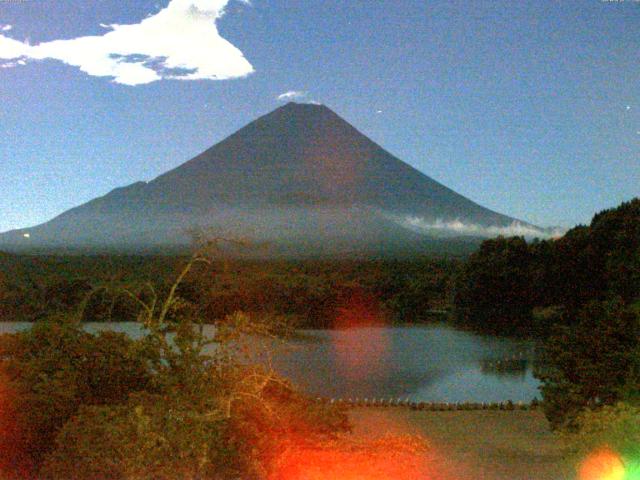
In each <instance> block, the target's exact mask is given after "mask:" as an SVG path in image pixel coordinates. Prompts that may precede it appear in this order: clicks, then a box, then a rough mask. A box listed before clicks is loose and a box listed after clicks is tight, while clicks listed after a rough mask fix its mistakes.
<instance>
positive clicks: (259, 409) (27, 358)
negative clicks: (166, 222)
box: [0, 256, 349, 480]
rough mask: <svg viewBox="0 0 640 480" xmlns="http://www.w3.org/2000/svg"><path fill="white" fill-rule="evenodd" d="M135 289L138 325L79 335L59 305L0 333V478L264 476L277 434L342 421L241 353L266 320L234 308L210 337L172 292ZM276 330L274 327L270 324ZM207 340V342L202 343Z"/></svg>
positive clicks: (282, 436) (333, 427)
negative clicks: (136, 334)
mask: <svg viewBox="0 0 640 480" xmlns="http://www.w3.org/2000/svg"><path fill="white" fill-rule="evenodd" d="M197 263H202V264H204V263H208V261H207V260H206V258H204V257H200V256H198V257H194V259H193V260H192V261H191V262H189V263H188V265H187V267H186V268H185V269H184V270H183V271H182V273H181V274H180V276H179V278H178V280H177V281H176V282H175V283H174V284H173V285H172V286H171V288H170V289H169V292H168V294H167V295H166V296H160V294H159V292H156V291H155V289H154V288H153V287H151V286H149V288H148V292H147V297H148V298H146V299H145V300H144V301H143V300H141V299H139V298H137V297H136V296H135V295H133V294H130V295H129V296H131V297H132V298H135V299H136V302H137V303H138V304H139V306H140V309H141V312H140V315H139V319H140V321H141V322H143V324H144V326H145V329H146V330H145V331H146V334H145V335H144V336H142V338H139V339H131V338H129V337H126V336H124V335H120V334H115V333H106V332H105V333H99V334H91V333H88V332H86V331H85V330H84V329H83V328H82V326H81V324H80V323H79V322H78V321H76V320H74V319H73V317H71V318H69V317H70V314H67V316H66V317H64V318H62V319H55V318H54V319H48V320H46V321H45V320H43V321H42V322H38V323H36V324H35V326H34V327H33V328H32V329H30V330H27V331H24V332H22V333H17V334H11V335H4V336H2V337H0V338H1V343H0V367H1V368H0V372H1V374H2V375H1V376H0V379H1V380H2V382H1V384H0V406H1V407H2V408H1V409H0V428H1V429H2V430H1V431H2V432H3V435H2V436H1V437H0V443H1V444H0V478H3V479H12V478H16V479H17V478H20V479H22V478H48V479H92V480H93V479H96V478H109V479H134V478H161V479H185V478H192V479H196V478H198V479H219V478H239V477H240V478H246V479H250V478H264V477H265V475H266V474H267V473H268V472H269V469H270V468H271V465H272V464H273V462H274V456H275V454H276V452H277V451H276V448H277V445H278V442H279V441H284V440H286V439H287V438H288V436H289V435H291V434H297V435H300V436H304V438H306V439H307V440H308V441H310V442H322V441H327V440H330V439H333V438H335V435H336V434H338V433H340V432H345V431H347V430H348V428H349V425H348V423H347V420H346V416H345V414H344V412H342V411H341V410H340V409H339V408H338V407H333V406H330V405H326V404H322V403H316V402H312V401H311V400H310V399H309V398H307V397H306V396H304V395H303V394H301V393H299V392H297V391H296V390H295V389H294V387H293V386H292V385H290V384H289V382H287V381H286V380H284V379H283V378H281V377H280V376H279V375H277V374H276V373H275V372H274V371H273V370H271V369H270V368H269V367H268V364H264V362H258V361H256V360H255V357H254V356H253V355H254V354H249V353H247V352H249V350H250V349H248V348H247V345H246V342H247V341H248V340H247V339H249V338H251V339H252V349H251V350H252V351H255V349H256V348H257V347H256V345H255V344H254V343H255V342H256V339H258V340H259V339H261V338H268V341H266V340H265V342H262V341H258V345H262V344H264V345H265V347H264V348H265V351H264V352H262V353H265V354H268V353H269V348H272V347H271V345H272V343H273V340H274V338H272V334H271V329H272V326H271V325H268V324H256V323H254V322H252V321H251V319H250V318H249V317H247V316H246V315H234V316H232V317H230V318H228V319H227V321H226V322H224V323H221V324H220V325H219V327H218V328H217V329H216V334H215V337H214V338H213V339H210V338H207V337H205V336H204V335H203V334H202V333H201V330H200V328H199V325H201V320H200V318H199V317H198V316H197V315H196V314H197V308H195V307H193V306H192V305H190V302H189V301H188V300H186V299H184V298H181V297H180V296H179V294H178V290H179V286H180V283H181V281H182V280H183V279H184V278H185V277H186V275H187V273H188V272H189V271H190V270H191V269H192V268H193V267H194V265H196V264H197ZM279 334H280V335H281V334H282V328H280V330H279ZM211 346H215V348H213V349H211V348H210V347H211Z"/></svg>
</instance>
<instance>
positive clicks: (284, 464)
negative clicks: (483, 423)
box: [269, 436, 443, 480]
mask: <svg viewBox="0 0 640 480" xmlns="http://www.w3.org/2000/svg"><path fill="white" fill-rule="evenodd" d="M428 459H429V457H428V447H427V445H426V444H425V443H424V442H423V441H421V440H420V439H418V438H416V437H408V436H407V437H388V438H381V439H378V440H371V441H362V442H354V441H352V440H344V441H340V440H338V441H334V442H330V443H327V444H324V445H322V446H315V447H313V446H304V445H298V446H295V445H292V446H289V447H287V448H285V449H284V450H283V452H282V454H281V455H280V457H279V458H278V460H277V463H276V465H277V466H276V468H275V471H274V473H273V474H272V475H271V476H270V477H269V480H390V479H394V480H430V479H442V478H443V477H441V476H438V475H436V472H434V471H432V469H430V468H429V460H428Z"/></svg>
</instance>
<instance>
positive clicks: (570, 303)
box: [454, 199, 640, 336]
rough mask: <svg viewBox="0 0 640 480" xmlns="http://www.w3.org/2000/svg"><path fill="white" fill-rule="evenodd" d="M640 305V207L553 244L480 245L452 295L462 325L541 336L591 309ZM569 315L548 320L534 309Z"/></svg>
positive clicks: (613, 213)
mask: <svg viewBox="0 0 640 480" xmlns="http://www.w3.org/2000/svg"><path fill="white" fill-rule="evenodd" d="M609 298H620V299H622V301H623V302H624V303H625V304H631V303H633V302H635V301H638V300H639V299H640V199H634V200H632V201H630V202H626V203H623V204H622V205H620V206H619V207H617V208H614V209H610V210H605V211H603V212H600V213H598V214H596V215H595V216H594V217H593V220H592V222H591V224H590V225H589V226H578V227H575V228H573V229H571V230H569V231H568V232H567V233H566V234H565V235H564V236H562V237H561V238H558V239H552V240H543V241H539V240H535V241H533V242H531V243H529V244H527V243H526V242H525V240H524V239H523V238H520V237H512V238H500V237H499V238H497V239H492V240H487V241H485V242H483V244H482V245H481V247H480V249H479V250H478V251H477V252H475V253H474V254H472V255H471V256H470V258H469V261H468V262H466V263H465V264H464V265H463V266H462V267H461V269H460V273H459V274H458V275H457V278H456V281H455V287H454V306H455V310H456V312H457V319H458V321H459V322H460V323H461V324H463V325H465V326H469V327H472V328H475V329H478V330H485V331H493V332H498V333H505V334H513V333H519V334H525V335H527V334H531V333H535V334H540V335H542V336H544V335H545V333H546V332H547V331H548V329H549V327H550V324H551V323H557V322H572V321H574V320H577V318H578V313H579V311H580V310H581V309H582V308H583V307H584V306H585V305H586V304H588V303H589V302H591V301H602V300H606V299H609ZM548 307H555V309H556V310H557V311H561V310H564V311H565V312H567V313H568V314H567V315H563V316H561V317H558V318H551V319H549V318H545V317H544V316H541V315H533V314H532V313H533V312H534V310H536V309H542V308H548Z"/></svg>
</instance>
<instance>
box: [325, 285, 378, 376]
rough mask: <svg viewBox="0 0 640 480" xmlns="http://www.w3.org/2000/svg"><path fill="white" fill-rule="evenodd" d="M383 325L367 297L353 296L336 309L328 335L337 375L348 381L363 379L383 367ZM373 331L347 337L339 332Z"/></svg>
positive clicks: (372, 302) (372, 303)
mask: <svg viewBox="0 0 640 480" xmlns="http://www.w3.org/2000/svg"><path fill="white" fill-rule="evenodd" d="M385 324H386V321H385V317H384V315H383V314H382V313H381V312H380V309H379V307H378V302H377V301H376V300H375V299H374V298H372V297H369V296H367V295H364V294H362V293H360V292H355V293H354V294H352V295H351V297H350V298H349V299H348V300H347V301H346V302H345V303H344V304H343V306H342V307H341V308H340V309H339V311H338V315H337V317H336V320H335V323H334V328H336V329H338V332H337V333H335V334H332V337H333V349H334V352H335V356H336V359H337V362H336V363H337V365H338V368H339V369H340V371H341V373H342V374H343V375H344V376H345V377H346V378H348V379H362V378H366V377H367V376H368V375H369V374H370V373H371V371H372V370H373V369H379V368H381V367H383V366H384V364H385V359H386V357H387V353H388V350H389V338H388V336H387V333H386V332H387V331H386V330H385V329H383V328H377V327H382V326H384V325H385ZM351 327H374V328H372V329H371V331H370V332H369V333H368V334H367V335H350V334H349V332H341V331H340V330H341V329H348V328H351Z"/></svg>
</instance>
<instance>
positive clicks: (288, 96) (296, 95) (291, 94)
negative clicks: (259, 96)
mask: <svg viewBox="0 0 640 480" xmlns="http://www.w3.org/2000/svg"><path fill="white" fill-rule="evenodd" d="M308 96H309V92H303V91H301V90H289V91H288V92H284V93H281V94H280V95H278V96H277V97H276V98H277V100H280V101H281V102H286V101H287V100H304V99H306V98H307V97H308Z"/></svg>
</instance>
